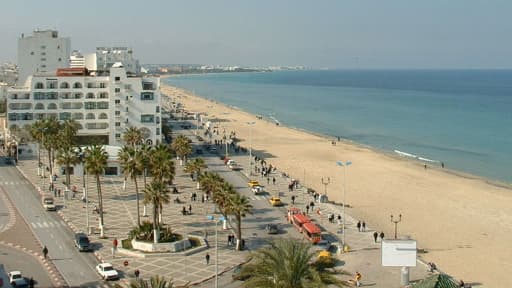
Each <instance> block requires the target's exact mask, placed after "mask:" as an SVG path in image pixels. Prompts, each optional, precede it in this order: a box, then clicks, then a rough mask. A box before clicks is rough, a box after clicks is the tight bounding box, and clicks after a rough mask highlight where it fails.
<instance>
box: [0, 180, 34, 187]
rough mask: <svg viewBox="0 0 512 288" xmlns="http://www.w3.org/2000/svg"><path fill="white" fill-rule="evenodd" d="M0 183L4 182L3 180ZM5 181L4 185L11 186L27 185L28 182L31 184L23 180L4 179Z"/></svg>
mask: <svg viewBox="0 0 512 288" xmlns="http://www.w3.org/2000/svg"><path fill="white" fill-rule="evenodd" d="M0 183H2V182H0ZM3 183H4V185H11V186H18V185H27V184H29V182H28V181H22V182H19V181H16V182H12V181H11V182H9V181H4V182H3Z"/></svg>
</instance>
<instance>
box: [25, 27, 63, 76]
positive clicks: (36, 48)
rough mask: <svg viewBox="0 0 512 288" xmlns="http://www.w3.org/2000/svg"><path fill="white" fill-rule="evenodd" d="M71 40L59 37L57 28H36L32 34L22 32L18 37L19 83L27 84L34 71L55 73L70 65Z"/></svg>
mask: <svg viewBox="0 0 512 288" xmlns="http://www.w3.org/2000/svg"><path fill="white" fill-rule="evenodd" d="M70 53H71V40H70V38H69V37H64V38H59V33H58V32H57V31H55V30H41V31H40V30H35V31H34V32H33V34H32V35H30V36H25V35H24V34H21V37H20V38H19V39H18V67H19V75H18V82H17V84H18V85H20V86H22V85H24V84H25V81H26V80H27V78H28V76H29V75H32V74H34V73H46V72H49V73H55V71H57V68H67V67H69V56H70Z"/></svg>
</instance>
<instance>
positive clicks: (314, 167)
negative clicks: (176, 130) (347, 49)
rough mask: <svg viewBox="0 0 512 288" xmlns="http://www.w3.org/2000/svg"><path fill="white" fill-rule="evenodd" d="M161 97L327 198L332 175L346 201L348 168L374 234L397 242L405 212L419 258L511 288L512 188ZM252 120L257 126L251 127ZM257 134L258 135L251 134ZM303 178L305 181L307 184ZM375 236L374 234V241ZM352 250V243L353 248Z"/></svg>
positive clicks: (352, 199) (189, 98) (178, 93)
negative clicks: (212, 123)
mask: <svg viewBox="0 0 512 288" xmlns="http://www.w3.org/2000/svg"><path fill="white" fill-rule="evenodd" d="M162 93H163V94H165V95H168V96H170V97H172V99H173V101H176V102H180V103H182V104H183V105H184V106H185V109H186V110H188V111H195V112H203V113H207V114H208V115H209V117H210V118H216V119H223V120H222V121H220V122H218V125H219V126H220V127H221V128H222V127H223V126H225V128H226V130H227V131H232V130H234V131H236V135H237V137H238V138H239V139H241V140H242V142H241V143H240V145H241V146H245V147H249V138H250V137H249V135H250V134H251V135H252V147H253V151H254V153H255V154H256V155H259V156H261V157H263V158H265V159H266V160H267V162H268V163H271V164H272V165H273V166H276V167H277V168H278V169H280V170H282V171H286V172H287V173H289V174H290V175H291V176H292V177H293V178H296V179H299V180H300V181H301V182H302V183H304V182H305V185H306V186H308V187H311V188H313V189H315V190H316V191H318V192H319V193H323V191H324V186H323V185H322V183H321V178H322V177H323V178H324V179H325V178H327V177H329V178H330V184H329V185H328V186H327V194H328V196H329V199H330V200H334V201H336V202H342V197H343V184H344V179H343V172H344V171H343V168H342V167H339V166H337V165H336V161H339V160H341V161H351V162H352V165H351V166H349V167H348V168H347V170H346V187H347V190H346V199H347V204H349V205H350V206H351V208H349V209H348V210H347V213H349V214H350V215H352V216H354V217H356V218H357V219H361V220H364V221H366V223H367V224H368V226H369V227H370V228H371V229H376V230H379V231H384V233H385V234H386V236H387V237H393V234H394V224H393V223H391V221H390V215H391V214H393V215H395V216H396V215H398V214H402V221H401V223H399V224H398V234H399V237H400V236H403V235H409V236H411V237H412V238H413V239H415V240H417V242H418V247H419V248H422V249H426V250H427V251H428V253H425V254H419V255H420V256H421V258H422V259H424V260H425V261H427V262H430V261H433V262H435V263H436V264H437V266H438V268H439V269H441V270H442V271H444V272H446V273H448V274H450V275H452V276H454V277H455V278H457V279H464V281H465V282H468V283H481V284H483V285H484V286H485V287H506V286H507V285H506V284H507V283H512V244H510V243H512V189H511V188H510V187H507V186H505V185H503V186H500V185H494V184H490V183H489V182H488V181H486V180H485V179H480V178H478V177H466V176H462V175H457V174H455V173H452V172H450V171H449V170H446V169H442V168H441V167H437V166H436V167H432V166H428V167H427V168H426V169H425V168H424V166H423V163H420V162H417V161H411V160H407V159H402V158H400V157H399V156H395V155H391V154H385V153H380V152H377V151H374V150H372V149H369V148H366V147H363V146H359V145H356V144H352V143H347V142H337V144H336V145H332V144H331V141H332V140H333V139H327V138H325V137H321V136H317V135H313V134H310V133H306V132H302V131H298V130H296V129H290V128H287V127H284V126H282V125H280V126H277V125H275V124H274V123H273V122H270V121H266V120H259V119H257V118H256V116H255V115H252V114H249V113H245V112H243V111H241V110H238V109H234V108H232V107H228V106H226V105H222V104H219V103H214V102H212V101H209V100H206V99H203V98H200V97H196V96H193V95H191V94H190V93H188V92H187V91H184V90H182V89H179V88H174V87H169V86H164V85H162ZM247 122H255V124H254V125H251V126H249V125H247ZM251 130H252V131H251ZM304 176H305V179H304ZM369 237H371V235H369ZM349 244H350V243H349Z"/></svg>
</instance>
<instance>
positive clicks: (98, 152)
mask: <svg viewBox="0 0 512 288" xmlns="http://www.w3.org/2000/svg"><path fill="white" fill-rule="evenodd" d="M85 154H86V156H85V169H86V170H87V173H88V174H91V175H94V176H95V177H96V188H97V191H98V203H99V209H100V231H101V232H100V237H102V238H103V237H105V234H104V229H103V228H104V227H103V226H104V222H103V195H102V194H101V181H100V176H101V175H102V174H103V173H104V172H105V168H106V167H107V159H108V154H107V152H106V151H105V149H104V148H103V146H99V145H92V146H89V147H87V148H86V149H85Z"/></svg>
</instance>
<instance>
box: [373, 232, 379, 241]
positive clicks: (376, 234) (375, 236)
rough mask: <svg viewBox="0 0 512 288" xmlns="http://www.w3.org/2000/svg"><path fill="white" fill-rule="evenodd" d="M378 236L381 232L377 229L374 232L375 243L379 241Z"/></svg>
mask: <svg viewBox="0 0 512 288" xmlns="http://www.w3.org/2000/svg"><path fill="white" fill-rule="evenodd" d="M377 237H379V233H377V231H375V232H373V240H375V243H377Z"/></svg>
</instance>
